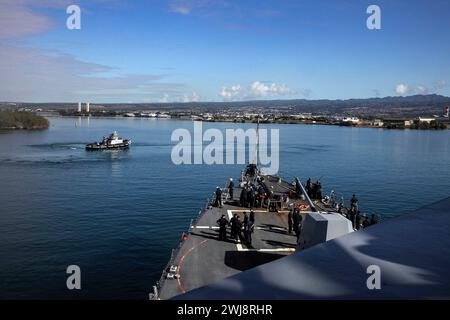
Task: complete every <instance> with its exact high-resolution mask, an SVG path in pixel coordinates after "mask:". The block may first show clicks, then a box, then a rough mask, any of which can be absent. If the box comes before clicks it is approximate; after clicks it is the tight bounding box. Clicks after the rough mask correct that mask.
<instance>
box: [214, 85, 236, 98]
mask: <svg viewBox="0 0 450 320" xmlns="http://www.w3.org/2000/svg"><path fill="white" fill-rule="evenodd" d="M240 95H241V86H240V85H235V86H231V87H230V88H227V87H222V90H221V91H220V92H219V96H221V97H222V98H224V99H233V98H234V97H237V96H240Z"/></svg>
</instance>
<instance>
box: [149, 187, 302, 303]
mask: <svg viewBox="0 0 450 320" xmlns="http://www.w3.org/2000/svg"><path fill="white" fill-rule="evenodd" d="M268 184H269V187H270V183H268ZM283 185H284V187H283ZM278 186H279V187H280V186H281V187H282V188H285V189H286V188H291V187H292V185H290V184H289V183H286V182H285V181H283V182H282V183H278ZM270 188H271V187H270ZM272 189H273V188H272ZM240 192H241V189H240V188H235V191H234V199H233V200H234V201H227V202H225V203H224V205H223V207H222V208H218V207H208V208H207V209H205V211H204V212H203V213H202V214H201V215H200V216H199V217H198V219H197V221H196V222H195V223H193V224H192V225H191V226H190V228H189V233H188V236H187V238H186V237H185V238H184V241H182V242H181V243H180V246H179V248H178V250H177V251H175V252H174V254H173V256H172V258H171V261H170V263H169V266H168V268H169V267H170V265H173V266H176V267H177V271H176V272H173V274H175V275H176V276H175V278H172V279H168V278H167V277H166V276H167V271H168V270H166V271H165V272H164V273H163V277H162V279H161V281H160V283H159V292H158V298H159V299H170V298H172V297H175V296H177V295H179V294H183V293H185V292H188V291H190V290H193V289H196V288H199V287H202V286H204V285H207V284H211V283H213V282H216V281H218V280H220V279H223V278H226V277H229V276H232V275H234V274H237V273H239V272H242V271H245V270H248V269H251V268H254V267H256V266H259V265H261V264H265V263H268V262H271V261H273V260H276V259H278V258H281V257H283V256H286V255H289V254H291V253H293V252H295V247H296V236H295V234H294V233H292V234H289V233H288V219H287V215H288V211H287V210H284V211H283V210H280V211H279V212H268V211H267V209H266V208H253V211H254V212H255V230H254V233H253V234H252V246H251V247H248V246H246V245H245V244H244V243H243V242H242V239H241V240H239V241H237V242H236V241H235V240H233V239H230V227H228V228H227V240H226V241H221V240H219V227H218V225H217V220H218V219H219V218H220V217H221V216H222V215H223V214H224V215H225V216H226V218H227V219H228V220H230V218H231V217H232V216H233V214H235V213H237V214H238V215H239V216H240V219H241V221H242V220H243V214H244V211H247V212H249V211H250V209H249V208H243V207H240V206H239V205H238V202H239V201H238V200H239V195H240ZM296 202H297V203H298V202H299V201H298V200H297V201H296ZM305 214H306V212H302V215H303V216H304V215H305Z"/></svg>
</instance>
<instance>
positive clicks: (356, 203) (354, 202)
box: [350, 194, 358, 210]
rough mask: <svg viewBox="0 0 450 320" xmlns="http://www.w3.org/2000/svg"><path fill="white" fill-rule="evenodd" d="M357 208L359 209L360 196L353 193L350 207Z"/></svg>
mask: <svg viewBox="0 0 450 320" xmlns="http://www.w3.org/2000/svg"><path fill="white" fill-rule="evenodd" d="M351 208H355V209H356V210H358V198H356V195H355V194H353V196H352V198H351V199H350V209H351Z"/></svg>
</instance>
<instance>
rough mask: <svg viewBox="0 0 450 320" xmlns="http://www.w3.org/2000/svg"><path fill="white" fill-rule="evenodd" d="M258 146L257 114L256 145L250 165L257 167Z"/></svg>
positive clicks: (257, 125)
mask: <svg viewBox="0 0 450 320" xmlns="http://www.w3.org/2000/svg"><path fill="white" fill-rule="evenodd" d="M258 146H259V114H258V122H257V124H256V144H255V152H254V154H253V161H252V163H253V164H255V165H257V164H258Z"/></svg>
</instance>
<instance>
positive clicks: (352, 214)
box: [349, 207, 357, 229]
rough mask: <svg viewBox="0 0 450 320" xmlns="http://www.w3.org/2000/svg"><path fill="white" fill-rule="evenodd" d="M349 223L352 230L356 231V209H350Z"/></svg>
mask: <svg viewBox="0 0 450 320" xmlns="http://www.w3.org/2000/svg"><path fill="white" fill-rule="evenodd" d="M349 215H350V217H349V218H350V221H351V222H352V226H353V229H356V215H357V211H356V207H352V208H351V209H350V214H349Z"/></svg>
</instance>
